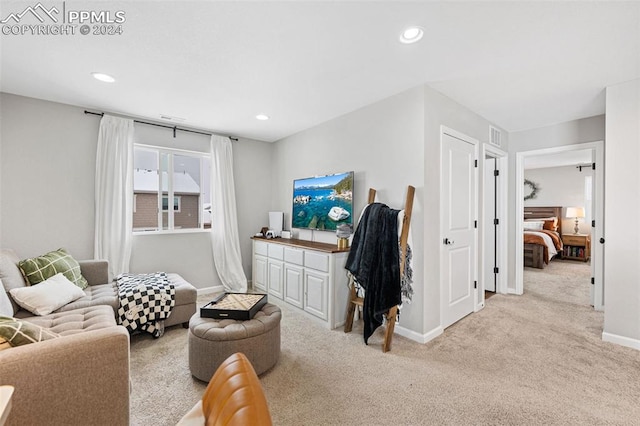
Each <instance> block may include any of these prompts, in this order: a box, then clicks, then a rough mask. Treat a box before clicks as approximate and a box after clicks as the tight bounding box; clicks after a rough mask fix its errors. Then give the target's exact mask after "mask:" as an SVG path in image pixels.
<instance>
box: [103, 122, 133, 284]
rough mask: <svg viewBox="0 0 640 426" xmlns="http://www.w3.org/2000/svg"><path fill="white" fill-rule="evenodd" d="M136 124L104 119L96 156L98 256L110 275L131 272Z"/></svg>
mask: <svg viewBox="0 0 640 426" xmlns="http://www.w3.org/2000/svg"><path fill="white" fill-rule="evenodd" d="M132 193H133V120H130V119H124V118H119V117H113V116H109V115H106V114H105V115H104V116H103V117H102V120H101V121H100V132H99V134H98V151H97V154H96V202H95V204H96V206H95V207H96V232H95V245H94V256H95V258H96V259H106V260H108V261H109V274H110V276H111V277H115V276H117V275H118V274H121V273H124V272H129V260H130V259H131V243H132V241H131V240H132V231H133V195H132Z"/></svg>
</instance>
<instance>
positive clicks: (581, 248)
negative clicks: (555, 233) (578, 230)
mask: <svg viewBox="0 0 640 426" xmlns="http://www.w3.org/2000/svg"><path fill="white" fill-rule="evenodd" d="M562 244H563V245H564V249H563V250H562V258H563V259H571V260H581V261H583V262H586V261H587V260H589V257H590V256H591V235H590V234H562Z"/></svg>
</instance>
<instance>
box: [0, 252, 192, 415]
mask: <svg viewBox="0 0 640 426" xmlns="http://www.w3.org/2000/svg"><path fill="white" fill-rule="evenodd" d="M18 261H19V258H18V256H17V255H16V254H15V252H13V251H12V250H7V249H2V250H0V280H2V284H3V286H4V289H3V290H4V291H6V292H7V294H8V292H9V290H10V289H12V288H15V287H19V286H25V285H26V283H25V281H24V278H23V277H22V274H21V272H20V269H19V268H18V266H17V263H18ZM79 263H80V268H81V273H82V275H83V276H84V277H85V278H86V280H87V281H88V283H89V286H88V287H87V288H86V289H85V290H84V292H85V296H84V297H81V298H80V299H77V300H76V301H74V302H72V303H69V304H67V305H65V306H63V307H62V308H60V309H58V310H57V311H54V312H52V313H51V314H49V315H43V316H34V315H33V314H31V313H30V312H28V311H26V310H24V309H21V308H20V307H19V306H18V305H17V304H15V303H14V302H13V300H11V303H12V305H13V310H14V315H13V316H14V317H15V318H20V319H22V320H24V321H27V322H29V323H32V324H36V325H38V326H41V327H45V328H48V329H50V330H51V331H53V332H54V333H57V334H59V335H60V336H61V337H59V338H55V339H51V340H46V341H42V342H39V343H33V344H28V345H24V346H19V347H13V348H9V349H5V350H0V385H12V386H14V387H15V391H14V394H13V401H12V408H11V412H10V414H9V418H8V420H7V423H6V425H7V426H9V425H26V424H28V425H76V424H77V425H88V424H91V425H127V424H128V423H129V387H130V384H129V333H128V332H127V330H126V329H125V328H124V327H122V326H119V325H117V323H116V312H117V308H118V298H117V289H116V287H115V284H114V283H109V282H108V272H107V268H108V264H107V262H106V261H95V260H90V261H80V262H79ZM169 276H170V279H171V280H172V282H173V283H174V285H175V288H176V306H175V307H174V309H173V310H172V313H171V315H170V316H169V318H168V319H167V320H166V321H165V326H166V327H168V326H172V325H176V324H186V325H187V326H188V323H189V319H190V318H191V316H192V315H193V314H194V313H195V311H196V297H197V294H196V289H195V288H194V287H193V286H192V285H191V284H189V283H188V282H186V281H185V280H183V279H182V278H181V277H180V276H179V275H177V274H169Z"/></svg>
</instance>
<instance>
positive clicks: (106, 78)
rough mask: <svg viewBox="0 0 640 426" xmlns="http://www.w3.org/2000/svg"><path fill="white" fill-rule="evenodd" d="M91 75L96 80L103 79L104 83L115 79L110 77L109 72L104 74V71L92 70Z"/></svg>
mask: <svg viewBox="0 0 640 426" xmlns="http://www.w3.org/2000/svg"><path fill="white" fill-rule="evenodd" d="M91 75H92V76H93V78H95V79H96V80H100V81H103V82H105V83H113V82H114V81H116V79H115V78H113V77H111V76H110V75H109V74H104V73H101V72H92V73H91Z"/></svg>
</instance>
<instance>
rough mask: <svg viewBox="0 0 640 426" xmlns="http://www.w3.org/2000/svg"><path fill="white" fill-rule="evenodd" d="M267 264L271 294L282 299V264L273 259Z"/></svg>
mask: <svg viewBox="0 0 640 426" xmlns="http://www.w3.org/2000/svg"><path fill="white" fill-rule="evenodd" d="M267 262H268V267H269V268H268V269H269V294H271V295H273V296H275V297H277V298H278V299H282V262H281V261H279V260H271V259H269V260H268V261H267Z"/></svg>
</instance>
